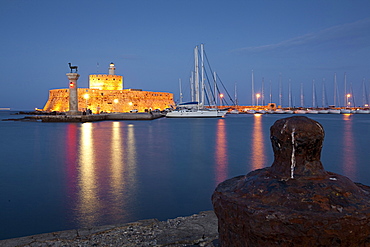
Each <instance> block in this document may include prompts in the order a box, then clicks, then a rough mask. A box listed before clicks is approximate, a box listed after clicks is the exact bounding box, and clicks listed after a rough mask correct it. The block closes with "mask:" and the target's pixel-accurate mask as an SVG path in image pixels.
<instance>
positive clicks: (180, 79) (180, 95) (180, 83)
mask: <svg viewBox="0 0 370 247" xmlns="http://www.w3.org/2000/svg"><path fill="white" fill-rule="evenodd" d="M179 88H180V103H182V89H181V78H179Z"/></svg>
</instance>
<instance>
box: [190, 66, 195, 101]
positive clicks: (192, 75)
mask: <svg viewBox="0 0 370 247" xmlns="http://www.w3.org/2000/svg"><path fill="white" fill-rule="evenodd" d="M190 95H191V101H194V71H192V72H191V75H190Z"/></svg>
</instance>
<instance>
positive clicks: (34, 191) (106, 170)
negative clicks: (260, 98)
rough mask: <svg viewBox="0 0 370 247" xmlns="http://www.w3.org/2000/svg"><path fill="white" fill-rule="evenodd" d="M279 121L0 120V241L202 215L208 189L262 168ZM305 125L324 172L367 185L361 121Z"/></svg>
mask: <svg viewBox="0 0 370 247" xmlns="http://www.w3.org/2000/svg"><path fill="white" fill-rule="evenodd" d="M10 113H11V112H9V111H0V119H7V118H15V117H23V116H14V115H10ZM288 116H292V115H282V114H266V115H253V114H239V115H233V114H231V115H227V116H226V117H225V118H219V119H201V118H199V119H166V118H161V119H157V120H152V121H101V122H90V123H42V122H22V121H1V122H0V136H1V142H0V195H1V197H0V239H7V238H14V237H21V236H26V235H33V234H39V233H45V232H53V231H61V230H68V229H77V228H85V227H92V226H99V225H111V224H120V223H127V222H132V221H137V220H140V219H148V218H157V219H159V220H165V219H167V218H175V217H178V216H187V215H191V214H194V213H198V212H200V211H205V210H211V209H212V204H211V195H212V193H213V190H214V189H215V187H216V185H217V184H218V183H220V182H222V181H224V180H225V179H228V178H231V177H235V176H238V175H242V174H246V173H248V172H250V171H252V170H255V169H259V168H263V167H266V166H270V165H271V164H272V161H273V153H272V148H271V143H270V138H269V129H270V126H271V125H272V124H273V123H274V122H275V121H276V120H277V119H280V118H283V117H288ZM305 116H307V117H310V118H312V119H314V120H317V121H318V122H320V123H321V124H322V125H323V127H324V130H325V134H326V135H325V140H324V147H323V151H322V157H321V161H322V163H323V165H324V168H325V169H326V170H328V171H332V172H335V173H339V174H342V175H345V176H347V177H349V178H350V179H352V180H353V181H355V182H360V183H363V184H367V185H370V176H369V175H370V151H369V146H368V145H369V142H370V115H368V114H352V115H344V114H306V115H305Z"/></svg>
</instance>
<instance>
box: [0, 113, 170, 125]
mask: <svg viewBox="0 0 370 247" xmlns="http://www.w3.org/2000/svg"><path fill="white" fill-rule="evenodd" d="M164 116H165V114H163V113H161V112H148V113H147V112H137V113H105V114H90V115H35V116H27V117H24V118H17V119H4V120H3V121H42V122H79V123H84V122H95V121H103V120H154V119H157V118H161V117H164Z"/></svg>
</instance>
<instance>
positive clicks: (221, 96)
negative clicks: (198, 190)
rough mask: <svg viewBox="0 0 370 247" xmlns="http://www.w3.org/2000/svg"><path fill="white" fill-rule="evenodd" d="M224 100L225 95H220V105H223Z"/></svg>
mask: <svg viewBox="0 0 370 247" xmlns="http://www.w3.org/2000/svg"><path fill="white" fill-rule="evenodd" d="M223 98H224V94H223V93H220V105H222V99H223Z"/></svg>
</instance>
